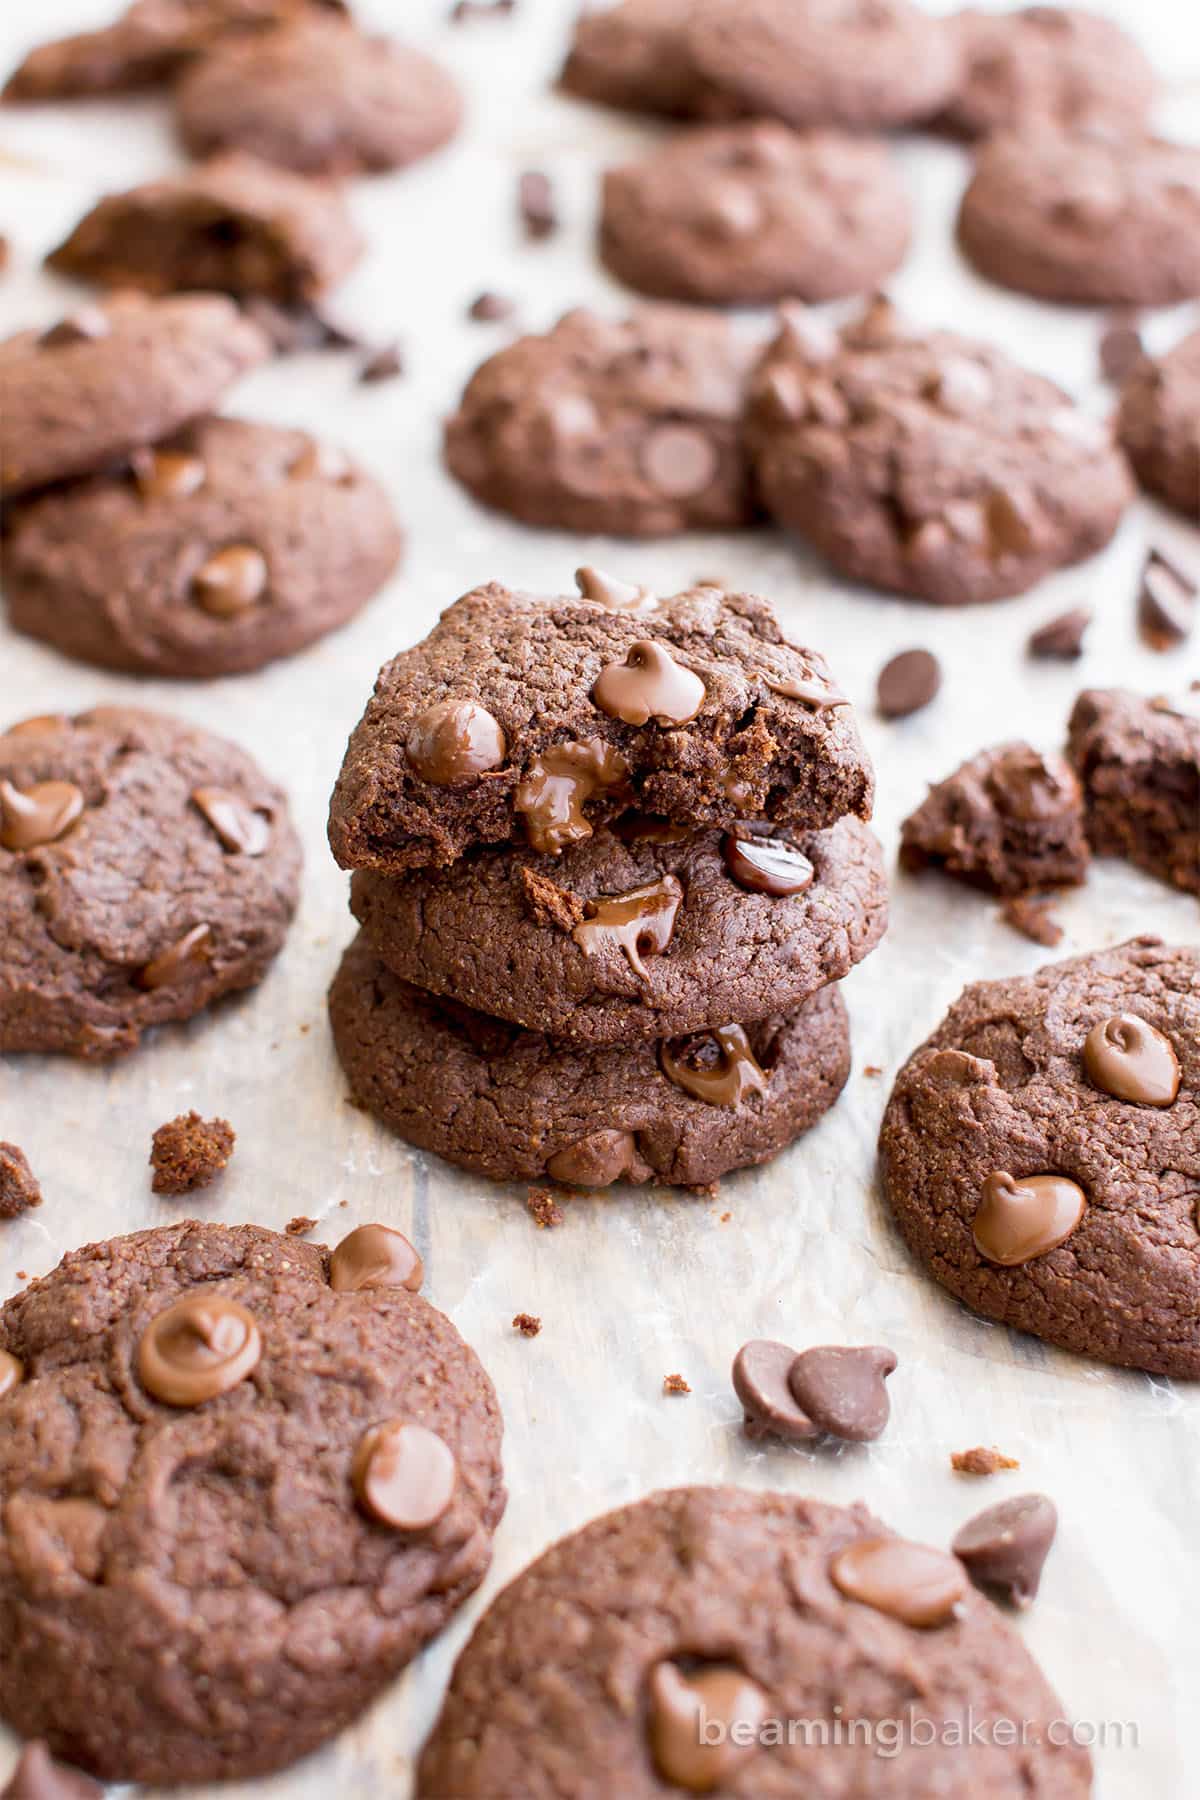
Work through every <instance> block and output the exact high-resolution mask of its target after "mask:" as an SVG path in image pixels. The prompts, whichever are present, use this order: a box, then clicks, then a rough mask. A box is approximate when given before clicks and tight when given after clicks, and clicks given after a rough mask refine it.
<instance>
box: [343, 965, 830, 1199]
mask: <svg viewBox="0 0 1200 1800" xmlns="http://www.w3.org/2000/svg"><path fill="white" fill-rule="evenodd" d="M329 1012H330V1020H331V1023H332V1026H333V1036H334V1043H335V1045H336V1048H337V1052H338V1056H339V1057H340V1059H341V1062H342V1066H343V1068H344V1069H345V1072H346V1075H347V1077H348V1079H349V1082H350V1087H351V1090H352V1092H353V1094H354V1096H355V1098H356V1100H358V1102H359V1103H360V1104H361V1105H362V1106H364V1107H366V1108H367V1110H368V1111H370V1112H372V1113H375V1114H376V1115H377V1116H378V1117H379V1118H381V1119H382V1120H383V1121H384V1122H385V1124H388V1125H390V1126H391V1127H392V1129H393V1130H395V1131H397V1132H398V1133H399V1134H400V1136H401V1137H403V1138H405V1139H406V1140H407V1141H408V1142H409V1143H411V1144H416V1145H417V1146H418V1147H419V1148H420V1149H423V1150H434V1151H436V1152H437V1153H438V1155H439V1156H444V1157H445V1158H446V1160H447V1161H448V1162H453V1163H458V1164H459V1165H460V1166H461V1167H463V1168H467V1169H471V1170H474V1171H475V1172H476V1173H478V1174H481V1175H489V1176H492V1177H493V1178H494V1179H496V1180H501V1181H503V1180H516V1181H520V1180H525V1181H528V1180H537V1179H540V1178H544V1177H549V1178H550V1179H552V1180H556V1181H562V1182H565V1183H568V1184H570V1185H572V1186H577V1187H591V1188H600V1187H607V1186H609V1184H610V1183H612V1182H614V1181H618V1180H626V1181H633V1182H643V1181H651V1180H654V1181H660V1182H666V1183H668V1184H671V1185H673V1186H678V1187H705V1186H707V1185H709V1184H710V1183H712V1182H714V1181H716V1180H718V1179H719V1177H720V1176H722V1175H725V1174H727V1173H728V1172H729V1171H730V1170H731V1169H737V1168H743V1167H746V1166H748V1165H750V1164H753V1163H761V1162H766V1161H768V1160H769V1159H770V1158H771V1157H772V1156H775V1155H777V1154H778V1152H779V1151H780V1150H782V1149H784V1148H785V1146H786V1145H788V1144H790V1143H791V1142H792V1141H793V1140H794V1139H795V1138H797V1137H799V1136H800V1135H801V1134H802V1133H803V1132H805V1131H808V1130H809V1129H810V1128H811V1127H812V1126H813V1125H815V1124H816V1122H817V1120H818V1119H820V1118H821V1117H822V1115H823V1114H824V1113H825V1112H827V1111H828V1109H829V1108H830V1107H831V1106H832V1105H833V1103H834V1101H835V1100H836V1099H837V1097H838V1094H839V1093H840V1092H841V1090H842V1088H843V1086H844V1085H845V1082H846V1078H847V1076H848V1075H849V1072H850V1032H849V1024H848V1021H847V1017H846V1007H845V1002H844V1001H843V999H842V997H841V995H840V993H839V992H838V991H837V988H836V987H825V988H822V989H821V990H820V991H819V992H818V993H817V994H815V995H814V996H813V997H812V998H811V999H810V1000H808V1001H807V1002H806V1003H805V1004H804V1005H803V1006H801V1007H799V1008H797V1009H796V1010H794V1011H792V1012H789V1013H784V1014H779V1015H776V1016H775V1017H772V1018H767V1019H763V1020H760V1021H758V1022H757V1023H754V1024H748V1025H746V1026H742V1025H738V1024H727V1025H723V1026H720V1027H718V1028H716V1029H715V1030H709V1031H700V1032H694V1033H692V1034H691V1035H690V1036H687V1037H682V1038H672V1039H665V1040H661V1041H657V1042H656V1041H654V1040H645V1041H642V1042H635V1043H628V1044H620V1045H617V1044H609V1045H597V1046H590V1047H583V1046H568V1045H565V1044H561V1043H556V1042H553V1041H552V1040H551V1039H550V1038H548V1037H544V1036H543V1035H541V1034H540V1033H538V1032H533V1031H526V1030H522V1029H521V1028H520V1027H519V1026H516V1025H512V1024H508V1023H506V1022H504V1021H502V1020H499V1019H494V1018H489V1017H488V1016H487V1015H486V1014H484V1013H479V1012H474V1011H472V1010H471V1009H470V1008H468V1007H465V1006H462V1005H460V1004H459V1003H457V1002H456V1001H452V1000H446V999H442V998H439V997H436V996H434V995H432V994H428V993H425V992H424V991H422V990H421V989H420V988H416V987H413V986H412V985H411V984H410V983H409V982H406V981H402V980H401V979H400V977H399V976H397V975H394V974H393V973H392V972H391V970H390V969H388V968H387V967H386V966H385V965H384V964H383V963H382V962H381V961H380V960H379V958H378V957H377V956H376V954H375V952H374V950H373V949H372V948H371V945H370V943H369V942H368V941H367V938H366V935H365V933H362V932H360V934H359V936H358V937H357V938H356V939H355V941H354V942H353V943H352V944H351V945H350V948H349V949H348V950H347V951H346V954H345V956H344V957H343V958H342V963H341V967H340V968H339V970H338V972H337V975H336V976H335V978H334V982H333V986H332V987H331V989H330V994H329Z"/></svg>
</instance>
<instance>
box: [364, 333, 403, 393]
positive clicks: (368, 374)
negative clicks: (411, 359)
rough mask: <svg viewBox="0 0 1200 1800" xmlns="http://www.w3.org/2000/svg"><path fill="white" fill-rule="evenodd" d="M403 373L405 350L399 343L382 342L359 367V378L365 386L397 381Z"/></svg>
mask: <svg viewBox="0 0 1200 1800" xmlns="http://www.w3.org/2000/svg"><path fill="white" fill-rule="evenodd" d="M403 373H404V352H403V351H402V350H401V348H400V346H399V344H396V343H392V344H381V345H380V346H379V349H378V350H372V352H371V354H370V355H369V356H368V357H367V359H366V361H365V362H364V363H362V364H361V366H360V367H359V371H358V379H359V382H360V384H361V385H362V386H363V387H372V386H374V385H375V383H376V382H380V381H395V379H396V377H397V376H399V375H403Z"/></svg>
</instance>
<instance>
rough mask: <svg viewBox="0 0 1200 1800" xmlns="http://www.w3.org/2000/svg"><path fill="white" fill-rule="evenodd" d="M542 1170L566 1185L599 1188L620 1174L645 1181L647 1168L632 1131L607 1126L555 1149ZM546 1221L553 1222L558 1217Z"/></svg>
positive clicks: (611, 1181) (615, 1179) (556, 1221)
mask: <svg viewBox="0 0 1200 1800" xmlns="http://www.w3.org/2000/svg"><path fill="white" fill-rule="evenodd" d="M546 1173H547V1175H550V1176H552V1177H553V1178H554V1180H555V1181H561V1182H563V1183H565V1185H566V1186H568V1187H583V1188H593V1187H596V1188H603V1187H609V1186H610V1185H611V1184H612V1183H613V1182H614V1181H620V1180H621V1178H622V1177H623V1176H624V1177H628V1179H629V1180H630V1181H645V1180H647V1179H648V1177H649V1175H650V1170H649V1168H648V1167H647V1165H646V1164H645V1163H644V1162H643V1161H642V1158H641V1156H640V1155H639V1154H638V1147H637V1139H636V1137H635V1136H634V1134H633V1132H632V1131H618V1130H616V1129H612V1128H610V1129H609V1130H607V1131H592V1132H589V1133H588V1135H587V1137H583V1138H579V1139H578V1140H577V1141H576V1142H575V1143H574V1144H568V1146H567V1148H566V1149H565V1150H557V1151H556V1152H555V1153H554V1155H553V1156H552V1157H551V1158H550V1161H549V1162H548V1163H547V1164H546ZM561 1217H562V1215H561V1213H560V1214H559V1218H561ZM539 1223H540V1221H539ZM549 1223H552V1224H557V1223H558V1220H551V1221H549Z"/></svg>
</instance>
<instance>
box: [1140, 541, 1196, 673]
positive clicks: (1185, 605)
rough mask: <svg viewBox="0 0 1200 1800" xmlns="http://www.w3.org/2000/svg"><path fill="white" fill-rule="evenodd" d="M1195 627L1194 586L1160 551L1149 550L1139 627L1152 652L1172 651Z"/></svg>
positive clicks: (1143, 574) (1143, 583)
mask: <svg viewBox="0 0 1200 1800" xmlns="http://www.w3.org/2000/svg"><path fill="white" fill-rule="evenodd" d="M1195 623H1196V583H1195V582H1194V581H1193V580H1192V577H1191V576H1190V575H1189V574H1187V572H1186V571H1185V570H1183V569H1181V568H1180V567H1179V565H1178V563H1173V562H1172V561H1171V560H1170V558H1169V557H1166V556H1164V555H1163V553H1162V551H1161V550H1151V551H1150V553H1149V554H1148V556H1147V557H1146V561H1145V565H1144V566H1143V569H1142V585H1141V591H1140V593H1139V595H1138V624H1139V626H1140V628H1141V633H1142V637H1143V638H1144V639H1145V641H1146V643H1147V644H1149V646H1150V648H1151V649H1152V650H1173V649H1174V648H1175V646H1176V645H1177V644H1182V643H1183V642H1184V640H1185V639H1186V638H1188V637H1190V636H1191V634H1192V628H1193V626H1194V625H1195Z"/></svg>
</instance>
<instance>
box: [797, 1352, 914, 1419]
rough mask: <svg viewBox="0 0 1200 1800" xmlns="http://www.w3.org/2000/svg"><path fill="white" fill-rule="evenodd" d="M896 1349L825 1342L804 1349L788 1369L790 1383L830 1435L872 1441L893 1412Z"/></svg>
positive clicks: (806, 1410)
mask: <svg viewBox="0 0 1200 1800" xmlns="http://www.w3.org/2000/svg"><path fill="white" fill-rule="evenodd" d="M895 1367H896V1353H895V1351H894V1350H887V1349H885V1348H883V1346H882V1345H867V1346H864V1347H863V1348H861V1349H860V1348H855V1347H853V1346H845V1347H843V1346H841V1345H836V1344H822V1345H819V1346H818V1347H817V1348H816V1349H813V1350H802V1351H801V1352H800V1354H799V1356H797V1357H796V1359H795V1361H794V1362H793V1363H792V1366H791V1369H790V1370H789V1372H788V1386H789V1387H790V1388H791V1390H792V1394H793V1396H794V1398H795V1400H796V1404H797V1405H798V1406H799V1407H800V1409H801V1411H802V1412H804V1413H806V1414H807V1416H808V1417H809V1418H810V1419H811V1420H812V1422H813V1424H814V1425H817V1426H819V1427H820V1429H821V1430H822V1431H827V1432H828V1433H829V1434H830V1436H831V1437H839V1438H844V1439H845V1440H846V1441H847V1442H848V1443H854V1444H858V1443H862V1444H865V1443H869V1442H870V1440H871V1439H872V1438H877V1437H878V1436H879V1435H880V1433H881V1432H882V1431H883V1428H884V1426H885V1425H886V1424H887V1422H888V1418H889V1416H890V1414H891V1405H890V1403H889V1400H888V1394H887V1388H886V1386H885V1385H884V1384H885V1381H886V1378H887V1377H888V1376H889V1375H890V1374H891V1372H892V1370H893V1369H894V1368H895Z"/></svg>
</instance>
